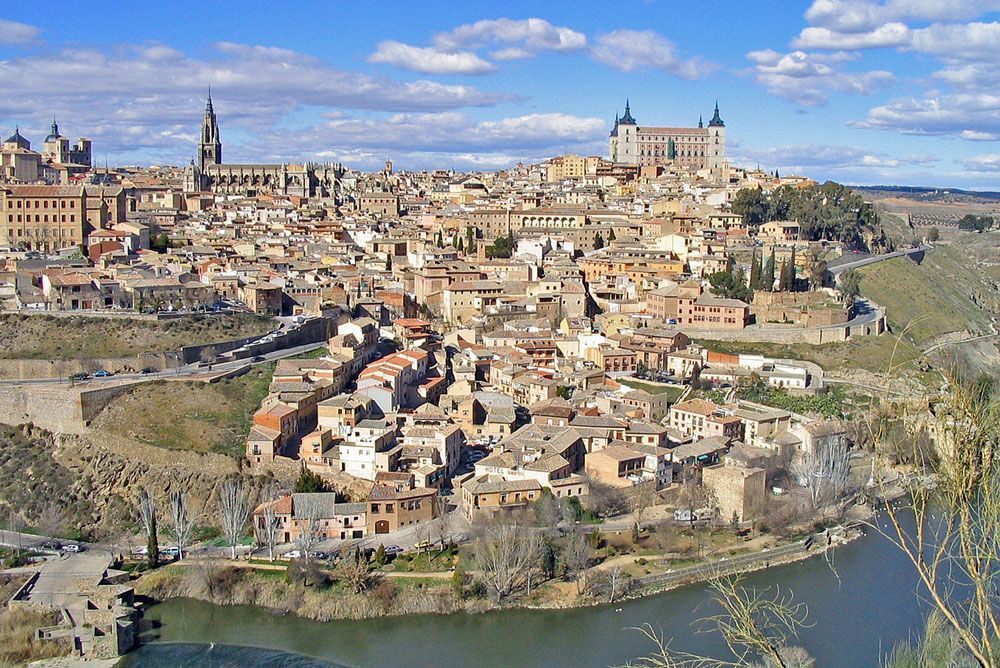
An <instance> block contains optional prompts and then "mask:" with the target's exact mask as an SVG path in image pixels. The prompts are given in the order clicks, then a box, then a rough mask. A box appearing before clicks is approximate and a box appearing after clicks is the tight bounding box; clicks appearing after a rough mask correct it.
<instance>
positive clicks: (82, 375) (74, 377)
mask: <svg viewBox="0 0 1000 668" xmlns="http://www.w3.org/2000/svg"><path fill="white" fill-rule="evenodd" d="M88 378H90V375H89V374H86V373H84V372H82V371H78V372H76V373H74V374H73V375H72V376H70V377H69V379H70V380H87V379H88Z"/></svg>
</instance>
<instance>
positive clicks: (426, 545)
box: [413, 540, 434, 550]
mask: <svg viewBox="0 0 1000 668" xmlns="http://www.w3.org/2000/svg"><path fill="white" fill-rule="evenodd" d="M432 547H434V543H432V542H431V541H429V540H422V541H420V542H419V543H417V544H416V545H414V546H413V549H415V550H429V549H431V548H432Z"/></svg>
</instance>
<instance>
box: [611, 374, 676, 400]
mask: <svg viewBox="0 0 1000 668" xmlns="http://www.w3.org/2000/svg"><path fill="white" fill-rule="evenodd" d="M618 382H619V383H621V384H622V385H626V386H628V387H631V388H632V389H633V390H643V391H645V392H649V393H650V394H665V395H667V400H668V401H669V402H670V403H674V402H675V401H677V399H678V398H680V396H681V394H683V393H684V388H682V387H673V386H670V385H659V384H657V383H646V382H643V381H641V380H635V379H633V378H619V379H618Z"/></svg>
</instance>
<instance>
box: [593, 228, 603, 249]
mask: <svg viewBox="0 0 1000 668" xmlns="http://www.w3.org/2000/svg"><path fill="white" fill-rule="evenodd" d="M594 248H595V249H596V250H600V249H602V248H604V237H603V236H602V235H601V233H600V232H598V233H597V236H596V237H594Z"/></svg>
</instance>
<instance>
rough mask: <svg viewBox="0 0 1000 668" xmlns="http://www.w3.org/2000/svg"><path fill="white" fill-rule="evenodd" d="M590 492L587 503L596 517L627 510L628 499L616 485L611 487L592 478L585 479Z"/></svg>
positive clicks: (612, 514) (617, 513)
mask: <svg viewBox="0 0 1000 668" xmlns="http://www.w3.org/2000/svg"><path fill="white" fill-rule="evenodd" d="M587 485H588V487H589V488H590V492H589V494H588V496H587V505H588V507H589V508H590V510H592V511H593V512H594V514H596V515H597V516H598V517H612V516H614V515H621V514H622V513H627V512H628V511H629V500H628V498H627V497H626V496H625V493H624V492H623V491H622V490H621V489H620V488H618V487H612V486H611V485H606V484H604V483H602V482H599V481H597V480H594V479H593V478H591V479H589V480H588V481H587Z"/></svg>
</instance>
